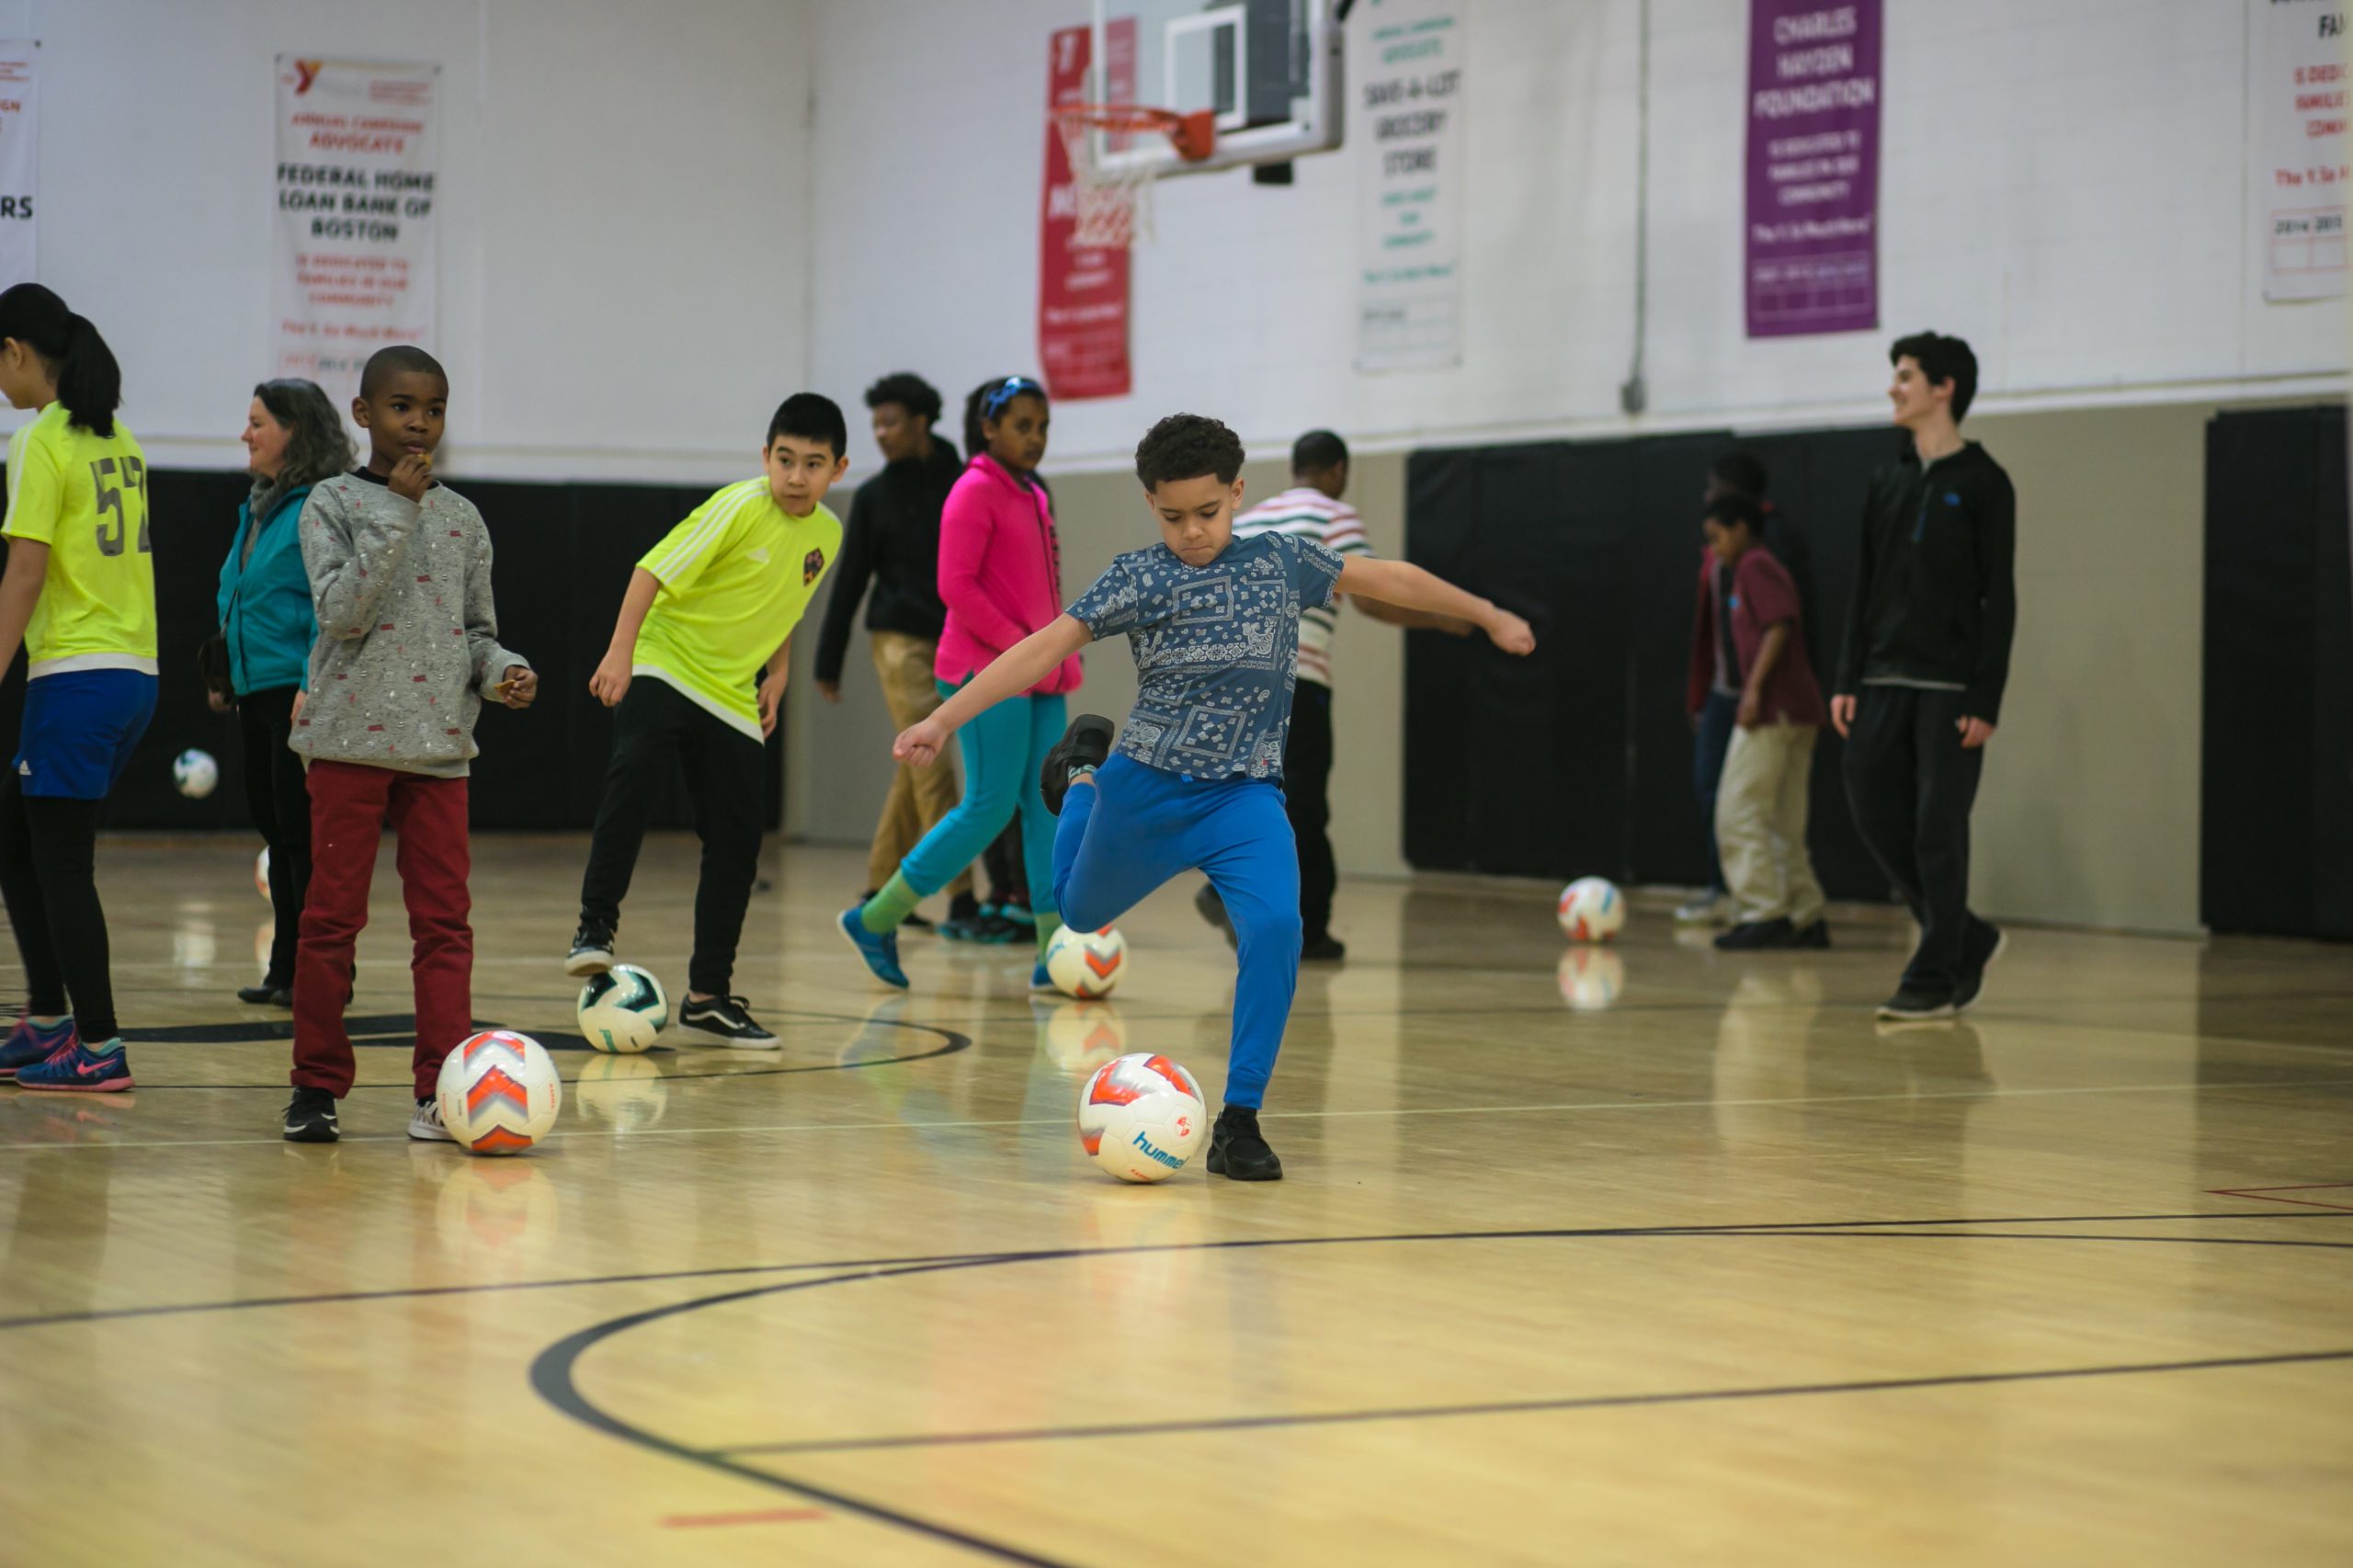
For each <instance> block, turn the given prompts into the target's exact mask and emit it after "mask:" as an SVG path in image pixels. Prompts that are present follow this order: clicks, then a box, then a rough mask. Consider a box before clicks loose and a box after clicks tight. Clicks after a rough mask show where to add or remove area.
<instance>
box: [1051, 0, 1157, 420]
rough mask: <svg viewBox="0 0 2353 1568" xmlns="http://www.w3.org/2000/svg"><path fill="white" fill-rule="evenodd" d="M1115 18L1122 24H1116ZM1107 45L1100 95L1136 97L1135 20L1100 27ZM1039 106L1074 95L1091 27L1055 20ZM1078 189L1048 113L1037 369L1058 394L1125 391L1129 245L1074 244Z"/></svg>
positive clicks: (1078, 97)
mask: <svg viewBox="0 0 2353 1568" xmlns="http://www.w3.org/2000/svg"><path fill="white" fill-rule="evenodd" d="M1123 24H1124V25H1123ZM1104 34H1105V38H1104V47H1105V49H1106V51H1108V53H1109V54H1110V56H1111V60H1110V66H1109V69H1108V70H1107V71H1106V72H1105V73H1104V75H1105V76H1106V77H1107V78H1108V83H1107V85H1106V87H1105V92H1106V95H1107V96H1108V98H1109V99H1110V101H1111V102H1113V103H1132V102H1133V101H1134V100H1135V72H1136V50H1135V38H1136V32H1135V19H1134V18H1133V17H1125V18H1121V19H1120V20H1115V21H1113V22H1111V23H1109V24H1108V26H1107V27H1106V28H1104ZM1094 52H1095V31H1094V29H1093V28H1061V29H1059V30H1057V31H1056V32H1055V33H1054V35H1053V37H1052V39H1051V40H1049V43H1048V46H1047V57H1046V106H1047V107H1048V108H1060V107H1061V106H1062V105H1063V104H1074V103H1082V102H1084V101H1086V75H1087V65H1088V62H1090V61H1091V60H1092V58H1093V56H1094ZM1077 224H1078V191H1077V188H1076V187H1075V186H1074V184H1073V182H1072V176H1071V169H1070V152H1069V149H1067V148H1065V147H1064V146H1063V138H1062V131H1060V129H1059V128H1057V127H1056V125H1055V124H1054V122H1053V119H1052V118H1051V116H1049V117H1048V118H1047V120H1046V178H1045V198H1044V200H1043V202H1042V203H1041V206H1040V217H1039V234H1038V369H1039V372H1040V374H1041V375H1042V376H1043V377H1044V378H1045V381H1046V390H1047V391H1049V392H1052V393H1053V395H1054V396H1055V397H1056V398H1057V399H1063V398H1089V397H1125V396H1127V395H1128V390H1129V387H1130V385H1131V381H1132V379H1133V378H1132V373H1131V367H1130V365H1129V363H1128V252H1127V247H1125V246H1124V245H1080V244H1075V243H1074V239H1073V233H1074V230H1075V229H1076V227H1077Z"/></svg>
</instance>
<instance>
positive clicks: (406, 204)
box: [270, 55, 441, 408]
mask: <svg viewBox="0 0 2353 1568" xmlns="http://www.w3.org/2000/svg"><path fill="white" fill-rule="evenodd" d="M440 74H441V68H440V67H439V66H438V65H369V64H355V63H348V62H342V61H334V60H297V59H295V58H294V57H292V56H291V55H280V56H278V222H277V224H276V226H275V235H274V240H273V244H272V249H273V251H274V252H275V255H274V256H272V272H273V279H272V283H271V292H270V305H271V309H272V311H273V312H274V319H275V321H276V326H275V328H274V329H273V332H272V335H271V340H272V341H271V360H272V362H273V364H274V365H275V367H276V369H275V370H274V372H273V373H274V374H277V375H280V376H302V377H306V378H308V379H309V380H311V381H316V382H318V383H319V385H320V386H322V387H324V388H325V389H326V392H327V396H328V397H329V398H330V399H332V400H333V401H334V402H335V406H337V407H338V408H340V407H344V406H347V404H348V403H349V402H350V400H351V398H352V397H353V396H354V395H355V394H357V393H358V390H359V371H360V368H361V367H362V366H364V365H366V364H367V363H368V357H369V355H371V354H373V353H375V352H376V350H378V349H379V348H382V347H387V346H389V345H392V344H395V343H415V344H419V345H424V346H426V347H430V340H431V338H432V337H433V335H434V324H433V308H434V298H433V296H434V288H433V280H434V279H433V275H434V266H433V261H434V251H435V248H436V247H435V244H434V228H435V224H434V218H433V199H434V189H433V187H434V180H435V176H436V173H437V171H438V165H439V148H440V140H441V137H440V110H439V105H438V97H439V78H440Z"/></svg>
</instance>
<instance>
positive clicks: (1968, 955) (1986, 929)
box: [1952, 915, 2010, 1013]
mask: <svg viewBox="0 0 2353 1568" xmlns="http://www.w3.org/2000/svg"><path fill="white" fill-rule="evenodd" d="M2009 947H2010V934H2009V933H2008V932H2007V931H2005V930H2003V929H2002V928H2001V927H2000V926H1996V925H1995V924H1994V923H1993V922H1992V921H1990V920H1980V919H1978V918H1977V917H1976V916H1975V915H1971V916H1970V918H1969V931H1968V934H1967V935H1966V936H1964V937H1962V938H1961V985H1960V988H1959V989H1958V990H1956V991H1955V992H1954V993H1953V998H1952V1006H1953V1011H1954V1012H1956V1013H1959V1012H1965V1011H1967V1010H1968V1009H1969V1008H1971V1007H1973V1006H1976V1005H1977V998H1978V997H1979V996H1981V995H1983V994H1984V991H1985V971H1987V970H1989V969H1992V968H1993V967H1994V965H1995V963H1997V962H1999V961H2000V960H2001V957H2002V955H2003V954H2004V953H2006V952H2007V951H2008V950H2009Z"/></svg>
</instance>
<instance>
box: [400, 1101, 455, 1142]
mask: <svg viewBox="0 0 2353 1568" xmlns="http://www.w3.org/2000/svg"><path fill="white" fill-rule="evenodd" d="M408 1135H409V1136H410V1137H412V1138H414V1139H415V1140H416V1141H417V1142H420V1143H455V1142H457V1141H458V1135H457V1134H456V1133H454V1132H452V1131H449V1129H448V1128H447V1127H444V1126H443V1125H442V1124H441V1102H440V1101H439V1100H437V1099H435V1098H434V1097H433V1096H431V1095H424V1096H419V1097H418V1099H417V1102H416V1109H415V1112H413V1113H412V1114H411V1115H410V1117H409V1119H408Z"/></svg>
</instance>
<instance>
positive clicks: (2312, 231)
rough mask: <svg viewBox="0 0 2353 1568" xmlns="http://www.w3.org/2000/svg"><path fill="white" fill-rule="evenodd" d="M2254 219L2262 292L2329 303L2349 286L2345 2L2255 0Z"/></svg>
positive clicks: (2352, 175)
mask: <svg viewBox="0 0 2353 1568" xmlns="http://www.w3.org/2000/svg"><path fill="white" fill-rule="evenodd" d="M2257 3H2258V5H2259V6H2260V7H2261V10H2262V15H2261V16H2260V17H2258V18H2257V20H2258V22H2259V24H2260V26H2261V29H2262V30H2261V36H2260V37H2259V38H2258V39H2257V40H2256V59H2257V61H2258V62H2259V64H2258V67H2257V69H2258V70H2259V71H2260V73H2261V74H2260V75H2259V76H2258V77H2257V78H2256V108H2255V112H2256V124H2257V126H2258V128H2259V131H2258V134H2257V135H2256V138H2255V142H2254V149H2255V167H2254V169H2253V170H2252V171H2250V174H2251V178H2250V181H2249V184H2250V187H2251V188H2252V189H2253V190H2254V192H2255V208H2256V222H2258V223H2260V224H2261V225H2262V234H2263V245H2264V262H2263V297H2264V298H2265V299H2267V300H2325V299H2334V298H2335V297H2336V296H2337V295H2339V294H2342V293H2344V292H2345V259H2346V254H2345V198H2346V191H2347V184H2348V181H2353V166H2348V162H2347V138H2346V86H2347V82H2346V67H2345V6H2344V5H2343V3H2342V0H2257Z"/></svg>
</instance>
